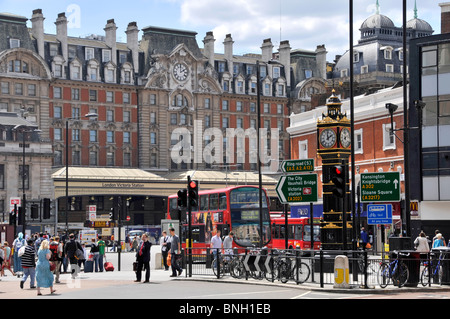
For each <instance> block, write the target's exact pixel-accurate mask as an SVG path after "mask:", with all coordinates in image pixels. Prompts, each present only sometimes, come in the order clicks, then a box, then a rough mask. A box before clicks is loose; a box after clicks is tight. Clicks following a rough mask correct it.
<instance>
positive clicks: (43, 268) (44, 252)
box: [36, 240, 56, 296]
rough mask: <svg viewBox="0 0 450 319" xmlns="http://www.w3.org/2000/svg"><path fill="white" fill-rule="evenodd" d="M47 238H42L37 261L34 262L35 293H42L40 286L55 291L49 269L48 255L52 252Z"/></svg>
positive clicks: (51, 291)
mask: <svg viewBox="0 0 450 319" xmlns="http://www.w3.org/2000/svg"><path fill="white" fill-rule="evenodd" d="M49 246H50V245H49V242H48V240H43V241H42V242H41V246H40V247H39V250H38V254H37V255H38V262H37V264H36V283H37V294H38V296H40V295H42V293H41V288H50V293H51V294H53V293H55V291H56V290H55V289H53V273H52V272H51V270H50V261H49V260H50V257H51V256H52V253H51V252H50V249H49Z"/></svg>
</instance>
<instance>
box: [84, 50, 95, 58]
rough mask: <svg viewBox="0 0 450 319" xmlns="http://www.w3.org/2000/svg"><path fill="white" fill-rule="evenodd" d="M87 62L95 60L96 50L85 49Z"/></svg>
mask: <svg viewBox="0 0 450 319" xmlns="http://www.w3.org/2000/svg"><path fill="white" fill-rule="evenodd" d="M85 55H86V60H87V61H89V60H91V59H93V58H94V48H86V49H85Z"/></svg>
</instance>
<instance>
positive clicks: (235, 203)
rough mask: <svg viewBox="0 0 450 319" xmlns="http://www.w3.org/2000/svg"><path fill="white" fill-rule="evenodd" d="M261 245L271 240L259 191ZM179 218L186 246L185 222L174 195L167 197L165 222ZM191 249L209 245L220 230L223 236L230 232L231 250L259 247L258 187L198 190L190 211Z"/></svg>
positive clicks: (184, 216) (266, 199)
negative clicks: (195, 200) (195, 201)
mask: <svg viewBox="0 0 450 319" xmlns="http://www.w3.org/2000/svg"><path fill="white" fill-rule="evenodd" d="M262 195H263V200H262V215H263V216H262V222H263V231H262V234H263V243H264V245H267V244H268V243H269V242H270V240H271V238H270V235H271V232H270V214H269V208H268V203H269V200H268V198H267V194H266V192H265V191H264V190H263V192H262ZM177 217H178V218H180V219H181V220H180V225H182V234H181V239H182V242H183V247H186V240H187V237H188V221H187V219H186V214H185V213H180V210H179V208H178V204H177V195H171V196H169V205H168V215H167V218H168V219H177ZM191 227H192V240H193V244H192V247H193V248H196V247H198V248H206V247H209V246H210V243H211V238H212V237H213V236H215V235H216V233H217V230H220V231H221V234H222V237H225V236H227V235H228V233H229V232H230V231H233V233H234V238H233V246H234V247H242V248H245V247H252V246H253V245H255V246H257V247H258V246H259V245H260V236H261V231H260V218H259V188H258V187H255V186H237V187H228V188H223V189H214V190H204V191H199V205H198V207H196V208H192V222H191Z"/></svg>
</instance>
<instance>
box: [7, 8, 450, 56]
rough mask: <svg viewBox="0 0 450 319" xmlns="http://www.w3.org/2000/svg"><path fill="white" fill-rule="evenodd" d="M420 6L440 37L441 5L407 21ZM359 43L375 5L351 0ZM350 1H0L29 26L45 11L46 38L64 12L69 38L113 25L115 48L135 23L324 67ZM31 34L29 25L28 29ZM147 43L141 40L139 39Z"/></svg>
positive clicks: (341, 41) (344, 34) (341, 42)
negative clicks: (306, 58) (288, 53)
mask: <svg viewBox="0 0 450 319" xmlns="http://www.w3.org/2000/svg"><path fill="white" fill-rule="evenodd" d="M378 1H379V5H380V13H381V14H383V15H386V16H388V17H389V18H390V19H391V20H392V21H393V22H394V24H395V25H396V26H398V27H401V26H402V5H403V1H401V0H378ZM415 1H416V2H417V10H418V18H420V19H423V20H425V21H427V22H428V23H429V24H430V25H431V26H432V27H433V30H434V31H435V32H434V34H439V33H440V16H441V8H440V7H439V5H438V4H439V3H441V2H445V1H446V0H445V1H444V0H408V1H407V19H408V20H409V19H412V18H413V17H414V2H415ZM353 2H354V4H353V8H354V10H353V11H354V15H353V22H354V26H353V28H354V42H355V44H356V43H357V41H358V40H359V38H360V34H359V28H360V26H361V24H362V23H363V22H364V20H365V19H367V18H368V17H369V16H371V15H372V14H374V13H375V12H376V0H354V1H353ZM349 3H350V2H349V1H347V0H315V1H305V0H226V1H219V0H128V1H117V0H109V1H105V0H58V1H55V0H0V12H8V13H13V14H17V15H21V16H25V17H27V18H29V19H31V16H32V11H33V10H34V9H38V8H39V9H42V12H43V14H44V17H45V24H44V29H45V32H46V33H50V34H55V33H56V28H55V24H54V22H55V21H56V19H57V16H58V14H59V13H61V12H65V13H66V17H67V18H68V20H69V29H68V34H69V36H74V37H85V36H88V35H90V34H98V35H104V34H105V31H104V30H103V29H104V27H105V25H106V21H107V20H109V19H114V20H115V22H116V25H117V27H118V29H117V41H119V42H126V34H125V30H126V28H127V26H128V23H129V22H132V21H136V22H137V25H138V28H139V29H141V30H142V28H145V27H147V26H158V27H165V28H172V29H181V30H189V31H195V32H197V33H198V34H197V42H198V43H199V47H200V48H203V42H202V40H203V39H204V37H205V35H206V32H209V31H212V32H213V33H214V38H215V39H216V41H215V51H216V52H217V53H223V40H224V39H225V36H226V34H231V36H232V38H233V41H234V46H233V53H234V54H235V55H242V54H245V53H261V45H262V43H263V40H264V39H268V38H270V39H271V40H272V43H273V45H274V52H276V51H277V50H278V47H279V44H280V41H285V40H289V43H290V46H291V48H292V49H293V50H294V49H303V50H310V51H314V50H315V49H316V47H317V45H323V44H324V45H325V47H326V49H327V51H328V54H327V60H328V61H329V62H332V61H333V60H334V58H335V56H336V55H342V54H344V53H345V52H346V51H347V50H348V48H349ZM28 26H29V27H31V22H30V21H28ZM141 36H142V32H141V33H140V36H139V38H140V37H141Z"/></svg>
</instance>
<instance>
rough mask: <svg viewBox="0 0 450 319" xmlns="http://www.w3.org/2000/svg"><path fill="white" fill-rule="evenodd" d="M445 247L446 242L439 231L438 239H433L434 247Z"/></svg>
mask: <svg viewBox="0 0 450 319" xmlns="http://www.w3.org/2000/svg"><path fill="white" fill-rule="evenodd" d="M438 247H445V242H444V240H443V239H442V234H441V233H439V234H437V235H436V239H435V240H434V241H433V248H438Z"/></svg>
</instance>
